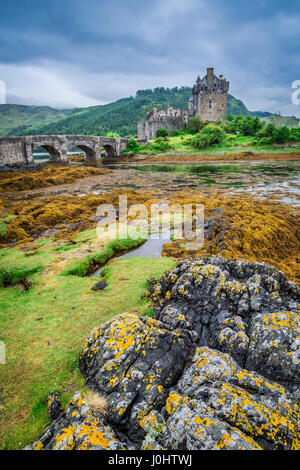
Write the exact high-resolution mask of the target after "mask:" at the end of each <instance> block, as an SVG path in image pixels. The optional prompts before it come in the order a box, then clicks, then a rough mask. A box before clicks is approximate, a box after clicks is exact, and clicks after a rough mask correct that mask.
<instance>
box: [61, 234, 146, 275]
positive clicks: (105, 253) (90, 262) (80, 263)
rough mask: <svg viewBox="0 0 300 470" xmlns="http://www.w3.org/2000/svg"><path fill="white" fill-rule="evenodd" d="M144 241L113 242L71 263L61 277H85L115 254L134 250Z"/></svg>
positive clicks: (142, 239)
mask: <svg viewBox="0 0 300 470" xmlns="http://www.w3.org/2000/svg"><path fill="white" fill-rule="evenodd" d="M145 241H146V239H144V238H139V239H137V240H132V239H130V238H128V239H125V240H124V239H123V240H122V239H121V240H113V241H111V242H110V243H108V244H107V245H106V247H105V249H104V250H102V251H99V252H97V253H93V254H91V255H88V256H85V257H84V258H83V259H80V260H74V261H73V263H72V264H71V265H70V266H68V267H67V268H66V269H65V270H64V271H63V272H62V275H65V276H70V275H73V276H81V277H82V276H86V275H87V274H88V273H89V272H91V271H93V270H95V269H96V268H97V267H101V266H103V265H104V264H105V263H107V261H108V260H110V259H111V258H113V257H114V256H116V255H117V254H120V253H124V252H126V251H128V250H131V249H133V248H136V247H138V246H139V245H142V244H143V243H144V242H145Z"/></svg>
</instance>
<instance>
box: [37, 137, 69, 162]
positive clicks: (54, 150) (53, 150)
mask: <svg viewBox="0 0 300 470" xmlns="http://www.w3.org/2000/svg"><path fill="white" fill-rule="evenodd" d="M38 148H42V149H44V150H46V152H48V153H49V155H50V157H49V161H50V162H59V161H61V160H63V155H62V152H61V148H60V146H58V147H56V146H55V145H54V144H52V143H49V142H45V143H44V142H35V143H33V144H32V154H33V153H34V152H35V150H36V149H38Z"/></svg>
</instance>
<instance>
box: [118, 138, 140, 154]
mask: <svg viewBox="0 0 300 470" xmlns="http://www.w3.org/2000/svg"><path fill="white" fill-rule="evenodd" d="M140 149H141V146H140V145H139V144H138V143H137V141H136V140H135V138H134V137H130V139H128V144H127V147H126V149H125V150H123V152H122V153H129V152H132V153H138V152H139V151H140Z"/></svg>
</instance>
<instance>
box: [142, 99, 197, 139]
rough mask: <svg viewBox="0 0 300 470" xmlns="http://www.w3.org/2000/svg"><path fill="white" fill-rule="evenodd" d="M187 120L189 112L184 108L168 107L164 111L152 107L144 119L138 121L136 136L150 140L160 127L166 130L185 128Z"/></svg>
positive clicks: (154, 136)
mask: <svg viewBox="0 0 300 470" xmlns="http://www.w3.org/2000/svg"><path fill="white" fill-rule="evenodd" d="M188 121H189V112H188V111H187V110H185V109H173V108H171V107H169V108H168V109H167V110H165V111H157V108H156V107H154V109H153V111H151V112H150V113H149V114H148V116H147V120H146V121H140V122H138V126H137V127H138V138H139V139H148V140H152V139H155V138H156V137H157V130H158V129H159V128H160V127H163V128H165V129H167V130H168V131H171V132H172V131H175V130H178V129H185V128H186V126H187V125H188Z"/></svg>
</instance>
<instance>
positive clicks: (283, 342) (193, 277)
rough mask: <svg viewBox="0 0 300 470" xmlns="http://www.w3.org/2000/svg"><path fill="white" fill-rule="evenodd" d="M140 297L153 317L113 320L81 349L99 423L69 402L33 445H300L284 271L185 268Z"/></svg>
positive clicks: (294, 309) (294, 301) (295, 294)
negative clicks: (103, 408) (102, 403)
mask: <svg viewBox="0 0 300 470" xmlns="http://www.w3.org/2000/svg"><path fill="white" fill-rule="evenodd" d="M145 295H146V297H148V298H149V299H152V301H153V303H154V306H155V318H154V319H151V318H148V317H147V318H138V317H137V316H136V315H132V314H123V315H119V316H117V317H115V318H113V319H112V320H110V321H108V322H107V323H105V324H104V325H102V326H99V327H97V328H95V329H94V331H93V332H92V333H91V335H90V336H89V337H88V338H87V340H86V342H85V343H84V346H83V350H82V353H81V356H80V364H79V365H80V369H81V371H82V373H83V375H84V377H85V382H86V384H87V386H88V387H90V388H91V389H93V390H94V391H95V392H98V393H99V394H100V395H102V396H104V397H105V399H106V401H107V415H106V417H105V418H103V417H101V418H100V417H99V416H98V415H97V414H95V412H93V411H92V410H91V409H90V408H89V407H88V406H87V404H86V403H85V402H84V401H83V399H82V397H81V396H80V395H75V397H74V399H73V401H72V402H71V404H70V406H69V408H68V410H67V412H66V413H65V414H62V415H60V416H59V417H58V418H57V419H56V420H55V421H54V422H53V423H52V425H51V426H50V428H49V429H48V430H47V431H46V432H45V433H44V434H43V435H42V437H41V438H40V439H39V441H37V442H36V443H34V445H33V448H46V449H65V448H72V449H73V448H74V449H83V448H88V449H90V448H92V449H114V450H118V449H121V448H135V449H144V450H151V449H153V450H161V449H189V450H193V449H197V450H202V449H214V450H217V449H230V450H240V449H242V450H259V449H274V450H276V449H299V448H300V435H299V403H298V402H299V395H300V394H299V382H300V377H299V332H300V318H299V302H300V295H299V289H298V288H297V287H296V286H295V285H294V284H292V283H291V282H289V281H288V280H287V279H286V278H285V276H284V275H283V273H281V272H278V271H276V270H275V269H274V268H272V267H270V266H267V265H265V264H257V263H256V264H253V263H244V262H233V261H227V260H225V259H222V258H210V259H206V260H201V259H196V260H184V261H183V262H181V263H179V265H178V266H177V267H176V268H174V269H172V270H169V271H167V272H166V273H165V274H164V275H163V276H162V277H161V279H160V280H159V282H156V281H155V280H151V281H150V283H149V289H148V291H147V293H146V294H145ZM108 423H109V425H108ZM31 448H32V447H31Z"/></svg>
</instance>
